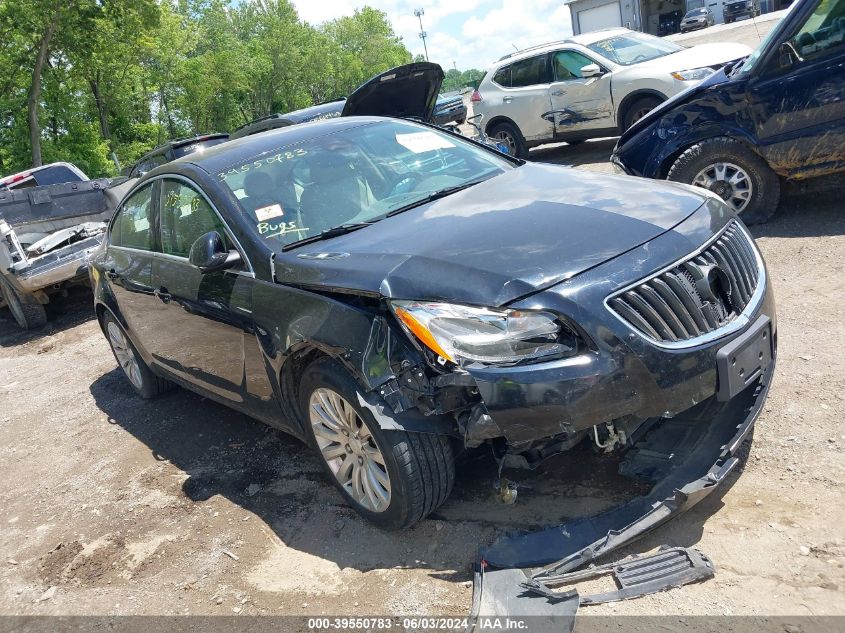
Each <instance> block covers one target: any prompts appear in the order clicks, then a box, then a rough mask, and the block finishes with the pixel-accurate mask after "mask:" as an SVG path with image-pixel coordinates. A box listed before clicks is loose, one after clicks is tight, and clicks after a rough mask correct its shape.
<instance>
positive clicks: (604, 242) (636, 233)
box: [274, 163, 704, 306]
mask: <svg viewBox="0 0 845 633" xmlns="http://www.w3.org/2000/svg"><path fill="white" fill-rule="evenodd" d="M703 202H704V196H703V195H702V194H699V193H696V192H695V191H694V190H692V189H691V188H689V187H686V186H684V185H678V184H675V183H659V184H658V183H656V182H654V181H652V180H646V179H641V178H630V177H626V176H612V175H606V174H597V173H593V172H589V171H582V170H576V169H571V168H567V167H560V166H557V165H543V164H537V163H534V164H532V163H527V164H525V165H523V166H521V167H518V168H515V169H512V170H509V171H507V172H505V173H503V174H500V175H499V176H496V177H494V178H491V179H490V180H487V181H486V182H483V183H480V184H478V185H475V186H473V187H470V188H469V189H465V190H463V191H460V192H458V193H455V194H452V195H451V196H448V197H446V198H442V199H440V200H437V201H435V202H432V203H429V204H426V205H423V206H420V207H417V208H415V209H411V210H410V211H406V212H404V213H401V214H399V215H396V216H394V217H392V218H386V219H384V220H381V221H380V222H376V223H375V224H373V225H372V226H369V227H366V228H363V229H360V230H357V231H354V232H352V233H348V234H347V235H343V236H340V237H336V238H333V239H329V240H324V241H321V242H314V243H312V244H308V245H305V246H302V247H300V248H296V249H293V250H290V251H286V252H278V253H276V255H275V259H274V273H275V276H276V280H277V281H279V282H280V283H287V284H291V285H298V286H305V287H312V288H315V287H316V288H320V289H323V290H326V291H338V292H356V293H364V294H368V295H377V296H382V297H388V298H394V299H420V300H442V301H451V302H455V303H467V304H474V305H486V306H501V305H504V304H507V303H509V302H512V301H514V300H516V299H518V298H520V297H524V296H527V295H530V294H532V293H534V292H537V291H539V290H542V289H544V288H548V287H550V286H552V285H554V284H556V283H559V282H561V281H563V280H565V279H569V278H571V277H574V276H575V275H578V274H579V273H581V272H584V271H586V270H588V269H590V268H592V267H594V266H597V265H599V264H601V263H603V262H606V261H607V260H609V259H612V258H614V257H617V256H618V255H620V254H622V253H625V252H626V251H629V250H630V249H632V248H636V247H637V246H639V245H641V244H643V243H645V242H648V241H650V240H652V239H654V238H655V237H657V236H658V235H660V234H662V233H664V232H665V231H667V230H669V229H671V228H672V227H674V226H676V225H677V224H678V223H679V222H681V221H683V220H684V219H685V218H687V217H689V215H690V214H692V213H693V212H694V211H695V210H696V209H697V208H698V207H700V206H701V204H702V203H703Z"/></svg>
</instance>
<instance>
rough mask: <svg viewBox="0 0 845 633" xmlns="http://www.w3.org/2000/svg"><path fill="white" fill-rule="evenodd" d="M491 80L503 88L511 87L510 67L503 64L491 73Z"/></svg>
mask: <svg viewBox="0 0 845 633" xmlns="http://www.w3.org/2000/svg"><path fill="white" fill-rule="evenodd" d="M493 81H494V82H495V83H497V84H499V85H500V86H502V87H504V88H510V87H511V67H510V66H505V67H504V68H500V69H499V70H497V71H496V74H495V75H493Z"/></svg>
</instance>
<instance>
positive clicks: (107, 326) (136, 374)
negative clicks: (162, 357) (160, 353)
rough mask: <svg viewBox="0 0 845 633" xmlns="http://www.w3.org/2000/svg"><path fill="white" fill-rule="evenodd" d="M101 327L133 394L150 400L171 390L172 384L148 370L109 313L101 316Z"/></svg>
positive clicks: (123, 331) (121, 327)
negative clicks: (133, 391)
mask: <svg viewBox="0 0 845 633" xmlns="http://www.w3.org/2000/svg"><path fill="white" fill-rule="evenodd" d="M102 326H103V333H104V334H105V335H106V340H107V341H108V343H109V347H111V351H112V354H114V359H115V360H116V361H117V364H118V365H119V366H120V368H121V369H122V370H123V374H124V375H125V376H126V378H127V379H128V380H129V384H130V385H132V388H133V389H134V390H135V393H137V394H138V395H139V396H141V397H142V398H145V399H150V398H155V397H156V396H158V395H161V394H163V393H165V392H167V391H170V390H171V389H173V387H174V385H173V383H172V382H170V381H168V380H165V379H164V378H159V377H158V376H156V375H155V374H154V373H153V372H152V371H151V370H150V368H149V367H148V366H147V364H146V363H145V362H144V359H142V358H141V356H140V355H139V354H138V351H137V350H136V349H135V346H134V345H132V341H130V340H129V337H128V336H127V335H126V330H124V329H123V326H121V325H120V323H118V322H117V319H115V318H114V317H113V316H112V315H111V314H110V313H108V312H106V313H104V314H103V318H102Z"/></svg>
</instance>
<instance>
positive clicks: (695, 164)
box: [666, 136, 780, 224]
mask: <svg viewBox="0 0 845 633" xmlns="http://www.w3.org/2000/svg"><path fill="white" fill-rule="evenodd" d="M717 165H731V166H736V167H738V168H739V169H740V170H741V171H742V172H744V175H745V176H746V179H747V181H749V182H750V185H751V186H750V189H751V191H750V195H749V196H748V202H747V203H745V206H744V207H742V208H739V209H738V208H737V204H736V202H734V203H732V202H731V199H733V200H734V201H736V200H738V198H726V197H725V195H728V196H730V195H731V192H725V193H724V194H723V192H722V190H721V189H720V187H722V184H720V183H721V182H722V181H715V182H714V183H713V185H712V187H710V190H711V191H713V192H714V193H716V194H718V195H719V196H721V197H722V199H723V200H726V201H727V202H728V205H729V206H731V207H732V208H733V209H734V211H736V212H737V214H738V215H739V217H740V219H742V221H743V222H745V223H746V224H763V223H764V222H767V221H768V220H769V219H770V218H771V217H772V216H773V215H774V213H775V211H776V210H777V207H778V202H779V201H780V179H779V178H778V176H777V174H775V172H773V171H772V169H771V167H769V165H768V164H767V163H766V161H764V160H763V159H762V158H761V157H760V156H759V155H758V154H757V153H756V152H755V151H754V150H752V149H751V148H749V147H748V146H746V145H744V144H743V143H740V142H739V141H735V140H733V139H730V138H727V137H724V136H721V137H716V138H712V139H707V140H706V141H702V142H701V143H697V144H695V145H693V146H692V147H690V148H689V149H687V150H686V151H685V152H684V153H683V154H681V155H680V156H679V157H678V159H677V160H676V161H675V162H674V164H673V165H672V167H671V168H670V169H669V174H668V176H667V178H666V179H667V180H674V181H675V182H683V183H686V184H689V185H692V184H695V185H697V186H704V185H702V184H701V183H697V182H695V181H696V179H697V177H698V176H700V175H701V174H703V173H704V174H707V173H709V172H708V170H709V168H711V167H715V166H717ZM729 171H730V173H731V174H733V175H734V176H737V175H738V174H739V172H736V171H735V170H734V169H730V170H729ZM746 187H747V185H746ZM731 191H732V192H733V193H736V192H735V191H734V190H733V188H732V189H731Z"/></svg>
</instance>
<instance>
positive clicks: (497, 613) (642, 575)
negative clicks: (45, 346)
mask: <svg viewBox="0 0 845 633" xmlns="http://www.w3.org/2000/svg"><path fill="white" fill-rule="evenodd" d="M485 567H486V565H484V564H482V565H480V568H479V571H478V573H477V575H476V587H478V586H480V587H481V588H482V589H481V591H477V592H476V593H475V594H474V595H473V615H474V616H476V617H475V622H476V623H477V622H478V621H479V620H481V621H484V620H485V618H487V617H488V616H489V617H491V618H493V619H495V618H496V617H506V616H510V617H513V615H514V613H518V614H519V615H518V616H517V617H530V618H531V622H532V626H531V630H532V631H541V632H542V631H547V630H548V631H555V632H559V631H572V630H573V629H574V627H575V615H576V614H577V612H578V607H580V606H581V605H589V604H601V603H603V602H616V601H618V600H630V599H631V598H639V597H641V596H645V595H648V594H651V593H658V592H660V591H666V590H667V589H669V588H671V587H680V586H682V585H688V584H690V583H693V582H699V581H702V580H707V579H709V578H712V577H713V574H714V573H715V570H714V568H713V563H711V562H710V559H708V558H707V557H706V556H705V555H704V554H702V553H701V552H700V551H698V550H697V549H693V548H684V547H667V548H663V549H661V550H660V551H659V552H657V553H656V554H652V555H650V556H633V557H631V558H628V559H625V560H623V561H620V562H618V563H610V564H607V565H601V566H598V567H590V568H588V569H585V570H582V571H576V572H570V573H567V574H556V575H544V574H542V573H541V574H539V575H534V576H533V577H529V576H526V575H525V573H524V572H523V571H522V570H520V569H499V570H494V571H490V572H487V571H485ZM603 576H610V577H612V579H613V581H614V582H615V583H616V586H617V587H618V589H617V590H616V591H606V592H603V593H597V594H592V595H580V593H579V592H578V588H577V587H570V588H568V589H564V590H561V591H554V589H553V587H561V586H564V585H575V584H576V583H579V582H586V581H591V580H596V579H598V578H601V577H603ZM476 598H477V599H478V603H477V604H476V602H475V600H476ZM483 628H484V629H487V628H488V627H487V623H486V622H484V626H483ZM493 630H495V628H494V629H493Z"/></svg>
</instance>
